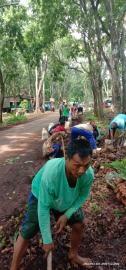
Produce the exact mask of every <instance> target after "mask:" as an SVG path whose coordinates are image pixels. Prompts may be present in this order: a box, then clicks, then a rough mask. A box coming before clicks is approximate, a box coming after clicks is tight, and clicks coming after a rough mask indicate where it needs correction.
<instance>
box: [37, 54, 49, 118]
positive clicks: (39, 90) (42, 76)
mask: <svg viewBox="0 0 126 270" xmlns="http://www.w3.org/2000/svg"><path fill="white" fill-rule="evenodd" d="M39 69H40V70H39V77H38V68H37V67H36V109H35V111H36V113H38V112H40V93H41V98H42V99H43V95H44V96H45V88H43V86H44V79H45V74H46V70H47V55H45V56H43V57H42V59H41V60H40V67H39ZM43 90H44V94H43ZM44 99H45V98H44ZM41 104H43V100H41Z"/></svg>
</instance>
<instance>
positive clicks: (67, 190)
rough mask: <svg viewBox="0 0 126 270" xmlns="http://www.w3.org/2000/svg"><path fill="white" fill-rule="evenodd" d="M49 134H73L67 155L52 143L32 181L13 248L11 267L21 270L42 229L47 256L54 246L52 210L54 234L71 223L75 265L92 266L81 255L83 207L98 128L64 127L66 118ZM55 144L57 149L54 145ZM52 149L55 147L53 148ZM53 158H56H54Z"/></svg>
mask: <svg viewBox="0 0 126 270" xmlns="http://www.w3.org/2000/svg"><path fill="white" fill-rule="evenodd" d="M48 132H49V134H50V137H49V140H50V138H51V137H53V138H54V137H55V136H57V135H59V134H68V133H69V134H70V138H71V139H70V141H69V143H68V145H67V149H66V155H65V157H64V156H63V155H62V157H59V156H57V153H58V151H57V149H58V148H55V147H54V145H51V147H50V149H51V150H53V154H54V151H55V155H52V153H50V154H51V155H52V156H51V159H50V160H48V161H47V162H46V164H45V165H44V166H42V168H41V169H40V170H39V172H38V173H37V174H36V176H35V177H34V179H33V181H32V187H31V193H30V197H29V201H28V210H27V213H26V216H25V218H24V220H23V223H22V227H21V229H20V233H19V236H18V239H17V242H16V245H15V248H14V254H13V260H12V264H11V268H10V269H11V270H18V269H19V266H20V262H21V259H22V257H23V255H24V254H25V251H26V249H27V247H28V244H29V240H30V239H31V238H33V237H34V236H35V235H36V233H37V232H38V231H40V232H41V236H42V240H43V250H44V251H45V255H46V256H48V254H49V252H50V251H52V250H53V249H54V248H55V243H54V242H53V237H52V230H51V224H50V213H52V214H53V215H54V217H55V220H56V224H55V226H54V228H53V232H54V234H56V235H58V234H60V233H62V232H63V230H64V228H65V226H66V225H69V226H71V228H72V232H71V245H70V250H69V254H68V258H69V260H70V261H71V263H72V264H79V265H86V264H87V265H89V264H90V263H91V260H90V258H82V257H80V256H79V255H78V249H79V246H80V243H81V239H82V236H83V225H84V211H83V209H82V206H83V205H84V203H85V202H86V200H87V199H88V197H89V194H90V190H91V186H92V184H93V179H94V172H93V169H92V167H91V156H92V151H93V150H94V149H96V139H97V135H98V134H97V127H96V125H95V123H93V122H92V123H89V124H80V125H76V126H74V127H71V128H70V129H69V130H67V129H66V128H65V119H64V117H61V118H60V120H59V123H57V124H56V125H53V126H52V127H50V128H49V130H48ZM53 147H54V148H53ZM52 148H53V149H52ZM52 157H53V158H52Z"/></svg>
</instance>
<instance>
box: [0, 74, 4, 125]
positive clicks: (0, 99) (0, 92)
mask: <svg viewBox="0 0 126 270" xmlns="http://www.w3.org/2000/svg"><path fill="white" fill-rule="evenodd" d="M4 92H5V87H4V80H3V74H2V70H1V69H0V123H2V111H3V104H4Z"/></svg>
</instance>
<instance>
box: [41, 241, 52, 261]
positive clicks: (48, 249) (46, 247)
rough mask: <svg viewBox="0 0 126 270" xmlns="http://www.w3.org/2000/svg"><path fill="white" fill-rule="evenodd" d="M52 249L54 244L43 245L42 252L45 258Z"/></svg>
mask: <svg viewBox="0 0 126 270" xmlns="http://www.w3.org/2000/svg"><path fill="white" fill-rule="evenodd" d="M53 249H54V244H53V243H51V244H43V250H44V251H45V257H46V258H47V256H48V255H49V252H50V251H51V250H53Z"/></svg>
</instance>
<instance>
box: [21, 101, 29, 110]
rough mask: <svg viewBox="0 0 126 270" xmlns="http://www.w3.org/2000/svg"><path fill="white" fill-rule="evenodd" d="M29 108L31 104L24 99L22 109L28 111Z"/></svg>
mask: <svg viewBox="0 0 126 270" xmlns="http://www.w3.org/2000/svg"><path fill="white" fill-rule="evenodd" d="M28 107H29V102H28V100H27V99H24V100H22V101H21V103H20V108H22V109H24V110H28Z"/></svg>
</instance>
